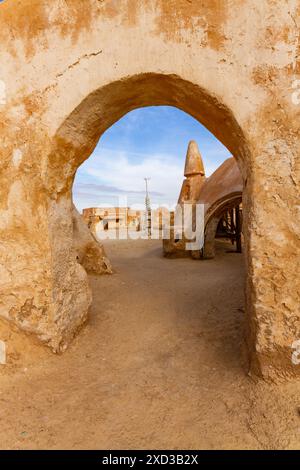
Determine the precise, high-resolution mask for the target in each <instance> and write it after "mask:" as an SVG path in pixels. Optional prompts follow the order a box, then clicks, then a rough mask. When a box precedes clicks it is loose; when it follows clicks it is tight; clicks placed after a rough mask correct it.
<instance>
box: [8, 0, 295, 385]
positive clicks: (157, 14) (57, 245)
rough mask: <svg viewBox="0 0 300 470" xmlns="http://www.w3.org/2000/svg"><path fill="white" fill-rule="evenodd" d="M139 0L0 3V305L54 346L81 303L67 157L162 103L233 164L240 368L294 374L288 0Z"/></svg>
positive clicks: (85, 298) (64, 340)
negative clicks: (238, 187) (256, 0)
mask: <svg viewBox="0 0 300 470" xmlns="http://www.w3.org/2000/svg"><path fill="white" fill-rule="evenodd" d="M146 3H147V5H145V4H144V2H135V1H133V2H132V1H129V0H124V1H122V2H120V4H119V5H120V6H119V7H118V8H117V7H116V2H113V1H111V0H104V1H103V2H98V1H95V0H87V2H86V7H85V12H84V14H82V9H81V8H80V6H79V5H78V3H77V2H74V1H70V2H66V3H65V2H61V1H60V0H53V2H51V5H49V2H46V1H44V0H43V1H36V0H34V1H32V0H25V1H24V2H22V4H19V3H18V4H16V3H15V2H5V3H4V4H3V7H2V6H1V12H0V16H1V20H3V21H2V23H3V29H2V30H1V33H0V34H1V43H0V44H1V45H0V48H1V58H2V62H3V63H4V64H5V65H6V66H5V68H4V69H3V70H2V71H1V73H2V75H1V77H0V79H1V81H2V82H3V83H4V85H5V87H1V90H4V92H3V93H4V95H3V96H2V95H1V102H0V112H1V118H2V119H1V122H2V123H3V125H2V124H1V126H0V137H1V142H2V147H1V185H0V191H1V198H0V230H1V233H0V237H1V246H0V259H1V281H0V282H1V284H0V293H1V303H0V316H1V318H5V319H7V320H9V321H12V322H14V323H15V324H16V325H18V326H19V327H20V328H22V329H23V330H25V331H28V332H29V333H33V334H35V335H37V336H38V337H39V338H40V339H41V340H42V341H44V342H45V343H47V344H49V345H50V346H51V347H52V349H53V350H55V351H60V350H63V349H65V348H66V347H67V345H68V344H69V343H70V341H71V339H72V337H73V336H74V334H75V332H76V331H77V330H78V328H79V327H80V326H81V325H82V323H83V322H84V321H85V320H86V317H87V311H88V306H89V304H90V301H91V297H90V292H89V288H88V283H87V276H86V273H85V271H84V269H83V268H82V267H81V266H80V265H79V264H78V263H77V262H76V259H75V258H74V252H73V250H72V217H71V212H72V205H71V188H72V182H73V178H74V175H75V172H76V169H77V168H78V166H79V165H80V163H81V162H83V161H84V160H85V159H86V158H88V156H89V155H90V153H91V152H92V150H93V148H94V146H95V144H96V142H97V140H98V139H99V137H100V136H101V134H102V133H103V132H104V131H105V129H107V127H109V126H110V125H112V124H113V123H114V122H115V121H116V120H117V119H119V118H120V117H121V116H122V115H123V114H125V113H126V112H128V111H130V110H131V109H134V108H136V107H139V106H147V105H155V104H169V105H173V106H177V107H179V108H180V109H183V110H184V111H186V112H188V113H190V114H191V115H192V116H193V117H195V118H196V119H198V120H199V121H200V122H201V123H202V124H204V125H205V126H206V127H207V128H208V129H209V130H210V131H211V132H213V133H214V134H215V136H216V137H217V138H219V139H220V140H221V141H222V142H223V143H224V144H225V145H226V146H227V148H228V149H229V150H230V151H231V153H232V154H233V155H234V156H235V157H236V159H237V161H238V163H239V167H240V169H241V172H242V174H243V179H244V188H245V189H244V200H243V206H244V211H245V228H246V230H245V242H246V247H245V253H246V261H247V270H248V279H247V316H248V335H247V342H248V351H249V357H250V362H251V367H252V370H254V371H255V372H257V373H260V374H263V375H266V376H276V375H278V374H283V375H286V374H296V373H298V370H299V369H297V368H295V367H294V366H293V364H292V362H291V345H292V343H293V341H295V340H296V339H299V337H300V327H299V325H300V313H299V289H298V288H295V278H296V279H299V275H297V273H299V263H298V262H297V253H298V252H299V237H298V234H299V231H300V230H299V217H298V209H297V207H298V203H299V201H298V195H299V190H298V188H299V168H298V163H297V162H298V155H299V137H298V136H299V110H298V108H296V107H295V105H293V103H292V101H291V96H290V92H289V90H290V87H289V86H287V84H291V83H292V78H293V76H294V73H295V70H296V66H297V63H296V59H295V57H296V55H295V54H294V55H293V53H292V52H291V51H293V50H294V49H293V48H294V43H295V38H296V37H297V35H298V30H297V27H296V25H295V23H294V22H293V20H292V17H293V16H294V17H297V14H298V13H297V9H298V8H299V5H297V3H299V2H296V3H295V2H287V4H286V5H284V6H282V8H280V9H278V8H277V5H275V3H276V2H274V4H272V5H271V4H270V2H269V1H267V0H263V1H262V2H260V7H259V8H255V7H254V6H253V2H251V0H245V1H244V2H242V3H240V2H239V4H238V5H237V6H236V7H235V6H233V5H232V4H231V2H227V1H226V0H224V1H222V2H221V4H220V2H200V4H197V2H195V5H193V6H191V4H190V2H170V5H169V3H168V6H167V5H166V3H167V2H165V1H161V0H149V2H146ZM26 8H27V9H28V11H30V12H31V13H32V14H31V15H29V16H28V24H27V29H26V34H24V28H23V23H22V21H16V18H18V17H20V18H22V17H24V14H25V13H24V9H26ZM220 8H221V14H220ZM249 18H251V21H248V20H249ZM272 18H276V21H277V23H272V21H273V20H272ZM195 25H197V27H195ZM112 31H113V33H112ZM283 31H284V35H283V33H282V32H283ZM270 32H272V34H270ZM279 37H280V38H281V42H280V46H278V38H279ZM112 39H113V40H112ZM270 51H271V52H270ZM16 77H17V79H16ZM295 254H296V255H295Z"/></svg>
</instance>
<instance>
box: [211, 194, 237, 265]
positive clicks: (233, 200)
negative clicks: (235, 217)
mask: <svg viewBox="0 0 300 470" xmlns="http://www.w3.org/2000/svg"><path fill="white" fill-rule="evenodd" d="M241 202H242V193H239V194H237V193H233V194H231V195H228V196H227V197H226V198H222V199H221V200H219V201H216V202H215V204H214V206H213V207H211V208H210V211H209V214H208V215H207V220H206V221H205V236H204V246H203V258H205V259H210V258H214V256H215V238H216V231H217V227H218V223H219V221H220V218H221V216H222V214H223V213H224V211H226V210H230V209H233V208H234V207H236V206H237V205H238V204H240V203H241Z"/></svg>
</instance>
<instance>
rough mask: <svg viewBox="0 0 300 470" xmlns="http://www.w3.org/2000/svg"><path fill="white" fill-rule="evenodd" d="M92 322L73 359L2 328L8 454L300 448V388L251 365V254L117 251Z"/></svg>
mask: <svg viewBox="0 0 300 470" xmlns="http://www.w3.org/2000/svg"><path fill="white" fill-rule="evenodd" d="M104 246H105V248H106V251H107V254H108V256H109V258H110V259H111V261H112V264H113V268H114V274H112V275H103V276H91V277H90V283H91V286H92V290H93V305H92V309H91V312H90V317H89V322H88V323H87V325H86V326H85V328H84V329H83V330H82V331H81V332H80V333H79V334H78V336H77V337H76V339H75V341H74V342H73V343H72V344H71V346H70V347H69V349H68V350H67V351H66V352H65V353H64V354H63V355H55V354H53V353H52V352H51V351H50V350H49V349H48V348H46V347H45V346H42V345H40V344H38V343H33V341H32V338H29V337H27V336H26V335H25V334H24V333H20V332H17V331H16V330H14V331H12V330H11V326H8V325H6V324H5V323H4V322H2V323H1V324H0V337H1V339H3V340H5V341H6V343H7V348H8V349H7V352H8V357H7V359H8V362H7V364H6V365H3V366H0V390H1V391H0V420H1V421H0V422H1V427H0V447H1V449H32V448H33V449H101V448H102V449H145V448H152V449H154V448H156V449H165V448H169V449H180V448H185V449H196V448H197V449H216V448H221V449H229V448H230V449H239V448H252V449H254V448H257V449H261V448H265V449H274V448H285V449H286V448H297V447H299V446H300V434H299V426H300V416H299V406H300V398H299V396H300V394H299V391H300V390H299V389H300V385H299V384H298V385H297V383H296V382H289V383H284V384H277V385H276V386H275V385H274V384H271V383H266V382H263V381H258V382H257V381H254V379H253V378H252V377H250V376H249V375H247V371H246V361H245V358H244V355H243V329H244V320H245V318H244V317H245V313H244V294H243V286H244V262H243V255H242V254H237V253H228V252H227V250H228V249H229V250H230V249H231V245H230V244H229V243H228V242H224V241H218V242H217V255H216V258H215V259H213V260H206V261H205V260H203V261H196V260H192V259H189V258H186V259H166V258H163V256H162V247H161V242H160V241H148V240H140V241H128V240H123V241H106V242H105V243H104Z"/></svg>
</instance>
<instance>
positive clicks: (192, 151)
mask: <svg viewBox="0 0 300 470" xmlns="http://www.w3.org/2000/svg"><path fill="white" fill-rule="evenodd" d="M184 176H185V179H184V180H183V184H182V188H181V191H180V196H179V199H178V203H183V202H196V201H197V199H198V195H199V193H200V189H201V187H202V185H203V183H204V181H205V171H204V165H203V161H202V157H201V154H200V152H199V148H198V145H197V142H196V141H195V140H191V141H190V142H189V145H188V148H187V152H186V158H185V167H184Z"/></svg>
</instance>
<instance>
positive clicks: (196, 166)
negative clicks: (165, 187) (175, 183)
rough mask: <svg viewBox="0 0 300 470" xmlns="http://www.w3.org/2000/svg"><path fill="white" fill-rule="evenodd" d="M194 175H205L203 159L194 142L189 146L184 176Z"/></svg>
mask: <svg viewBox="0 0 300 470" xmlns="http://www.w3.org/2000/svg"><path fill="white" fill-rule="evenodd" d="M192 175H205V171H204V166H203V161H202V157H201V154H200V152H199V149H198V145H197V142H195V141H194V140H191V141H190V143H189V145H188V149H187V153H186V158H185V167H184V176H192Z"/></svg>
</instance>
